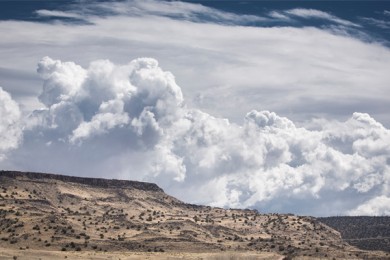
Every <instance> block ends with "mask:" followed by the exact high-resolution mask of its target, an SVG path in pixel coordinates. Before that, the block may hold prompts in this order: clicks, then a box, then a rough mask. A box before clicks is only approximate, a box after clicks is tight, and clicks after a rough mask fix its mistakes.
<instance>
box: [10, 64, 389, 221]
mask: <svg viewBox="0 0 390 260" xmlns="http://www.w3.org/2000/svg"><path fill="white" fill-rule="evenodd" d="M38 68H39V69H38V71H39V72H40V74H41V76H42V78H43V80H44V83H43V89H42V94H41V95H40V96H41V97H43V96H44V97H48V98H45V99H42V100H45V102H46V108H45V109H42V110H39V111H35V112H34V113H33V114H32V115H31V116H30V118H29V123H28V128H27V129H26V132H25V143H26V144H25V145H24V146H23V147H21V148H19V149H18V150H17V151H15V154H16V155H15V156H16V157H17V158H18V160H23V162H24V165H25V167H27V168H28V169H29V170H34V169H36V168H37V164H39V165H41V163H40V161H41V158H40V157H41V156H42V154H46V153H49V154H50V156H51V159H52V160H53V161H54V162H58V161H61V163H60V164H55V165H54V167H55V169H56V171H60V172H64V171H65V172H66V171H69V169H70V166H69V165H77V168H76V169H82V170H83V174H86V175H93V176H95V175H98V176H106V175H105V174H106V172H107V169H110V172H112V173H113V174H114V175H111V176H110V177H117V176H121V177H123V176H125V178H129V179H139V180H148V181H153V182H157V183H159V184H160V185H162V186H163V187H164V188H165V189H166V190H167V191H168V192H169V193H171V194H174V195H176V196H178V197H180V198H182V199H184V200H187V201H191V202H199V203H207V204H211V205H217V206H225V207H260V209H261V208H265V209H268V210H276V209H275V208H274V207H275V206H274V205H275V204H277V205H279V206H280V208H278V210H279V211H284V212H286V211H287V210H288V208H289V206H288V204H289V201H296V203H303V204H305V205H307V208H304V207H303V208H300V209H296V210H295V212H297V213H303V214H317V215H323V214H332V213H333V214H338V213H340V212H345V213H347V212H348V213H349V212H355V211H353V210H354V209H355V208H357V207H359V206H360V205H362V204H361V201H363V204H364V203H366V202H367V203H368V201H369V200H371V199H372V198H374V197H375V196H378V194H379V195H380V196H388V192H389V191H388V190H387V189H386V187H387V185H388V183H389V181H390V179H389V177H390V175H389V161H390V157H389V154H390V153H389V148H388V147H390V138H389V136H390V131H389V129H387V128H385V127H384V126H383V125H381V124H380V123H378V122H377V121H375V120H374V119H373V118H372V117H370V116H369V115H368V114H364V113H354V114H353V115H352V117H351V118H350V119H348V120H347V121H345V122H338V121H326V120H323V121H321V122H320V123H318V122H317V124H318V125H317V127H316V128H317V130H309V129H306V128H303V127H297V126H296V125H295V124H294V123H293V122H292V121H291V120H289V119H288V118H286V117H281V116H279V115H277V114H276V113H274V112H269V111H256V110H252V111H250V112H249V113H247V115H246V116H245V119H244V123H243V124H242V125H239V124H235V123H231V122H229V120H227V119H223V118H218V117H213V116H211V115H209V114H208V113H205V112H202V111H200V110H198V109H194V108H189V107H187V106H186V105H185V104H184V100H183V95H182V92H181V88H180V87H179V86H178V85H177V84H176V83H175V79H174V77H173V75H172V74H171V73H169V72H165V71H163V70H162V69H161V68H160V67H159V66H158V63H157V61H156V60H154V59H149V58H142V59H136V60H133V61H131V62H130V63H127V64H125V65H115V64H113V63H111V62H110V61H107V60H105V61H101V60H100V61H95V62H92V63H91V64H90V65H89V67H88V68H86V69H84V68H82V67H80V66H79V65H77V64H75V63H73V62H61V61H59V60H52V59H51V58H48V57H46V58H44V59H43V60H42V61H41V62H40V63H39V66H38ZM72 84H74V85H72ZM42 118H44V119H45V120H42ZM31 122H32V123H31ZM37 140H39V141H38V142H39V143H40V144H39V143H38V144H37ZM31 144H34V145H33V146H31ZM47 144H50V145H47ZM76 144H77V145H76ZM37 147H38V148H37ZM33 148H34V149H36V150H37V151H40V152H39V153H31V152H29V150H30V149H33ZM49 151H50V152H49ZM59 151H61V152H59ZM69 153H71V154H72V156H68V154H69ZM86 154H88V155H89V158H88V159H87V160H86V157H85V155H86ZM15 163H17V160H15ZM91 165H92V166H91ZM78 171H80V170H78ZM211 187H215V188H213V189H212V188H211ZM347 194H348V195H347ZM313 201H314V202H315V204H314V205H311V204H310V203H313ZM344 201H348V203H347V204H345V203H344ZM336 202H338V206H334V204H336V205H337V203H336ZM310 205H311V206H310ZM329 207H332V209H329ZM324 209H326V211H324ZM381 209H382V207H379V206H378V210H381Z"/></svg>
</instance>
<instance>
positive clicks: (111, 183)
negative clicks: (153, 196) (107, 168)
mask: <svg viewBox="0 0 390 260" xmlns="http://www.w3.org/2000/svg"><path fill="white" fill-rule="evenodd" d="M2 176H4V177H9V178H14V179H16V178H28V179H31V180H44V179H47V180H59V181H64V182H73V183H80V184H84V185H90V186H95V187H102V188H134V189H138V190H144V191H159V192H164V190H163V189H161V188H160V187H159V186H157V185H156V184H154V183H149V182H140V181H128V180H116V179H103V178H89V177H77V176H67V175H60V174H49V173H41V172H19V171H0V178H1V177H2Z"/></svg>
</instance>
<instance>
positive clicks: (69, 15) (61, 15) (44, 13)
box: [35, 9, 83, 19]
mask: <svg viewBox="0 0 390 260" xmlns="http://www.w3.org/2000/svg"><path fill="white" fill-rule="evenodd" d="M35 13H36V14H37V15H38V16H41V17H51V18H52V17H58V18H74V19H82V18H83V17H82V16H81V15H79V14H76V13H73V12H63V11H53V10H46V9H40V10H36V11H35Z"/></svg>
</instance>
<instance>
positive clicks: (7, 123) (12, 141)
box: [0, 87, 22, 161]
mask: <svg viewBox="0 0 390 260" xmlns="http://www.w3.org/2000/svg"><path fill="white" fill-rule="evenodd" d="M21 138H22V131H21V125H20V110H19V106H18V104H17V103H16V102H15V101H14V100H13V99H12V98H11V96H10V95H9V94H8V93H7V92H5V91H4V90H3V89H2V88H1V87H0V161H2V160H4V159H5V158H6V154H7V152H8V151H9V150H11V149H15V148H17V147H18V145H19V143H20V142H21Z"/></svg>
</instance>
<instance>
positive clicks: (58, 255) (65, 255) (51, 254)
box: [0, 248, 283, 260]
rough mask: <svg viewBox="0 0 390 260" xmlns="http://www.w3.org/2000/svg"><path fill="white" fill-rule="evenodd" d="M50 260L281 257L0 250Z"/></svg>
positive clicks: (22, 258)
mask: <svg viewBox="0 0 390 260" xmlns="http://www.w3.org/2000/svg"><path fill="white" fill-rule="evenodd" d="M15 257H16V259H17V260H27V259H28V260H30V259H31V260H38V259H41V260H52V259H97V260H103V259H112V260H119V259H121V260H123V259H149V260H160V259H161V260H168V259H169V260H176V259H190V260H191V259H197V260H200V259H203V260H225V259H226V260H228V259H229V260H235V259H237V260H238V259H243V260H252V259H253V260H254V259H259V260H281V259H283V256H281V255H278V254H275V253H252V252H240V253H237V252H223V253H144V252H61V251H49V250H32V249H29V250H15V249H9V248H0V259H1V260H2V259H4V260H5V259H15Z"/></svg>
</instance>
